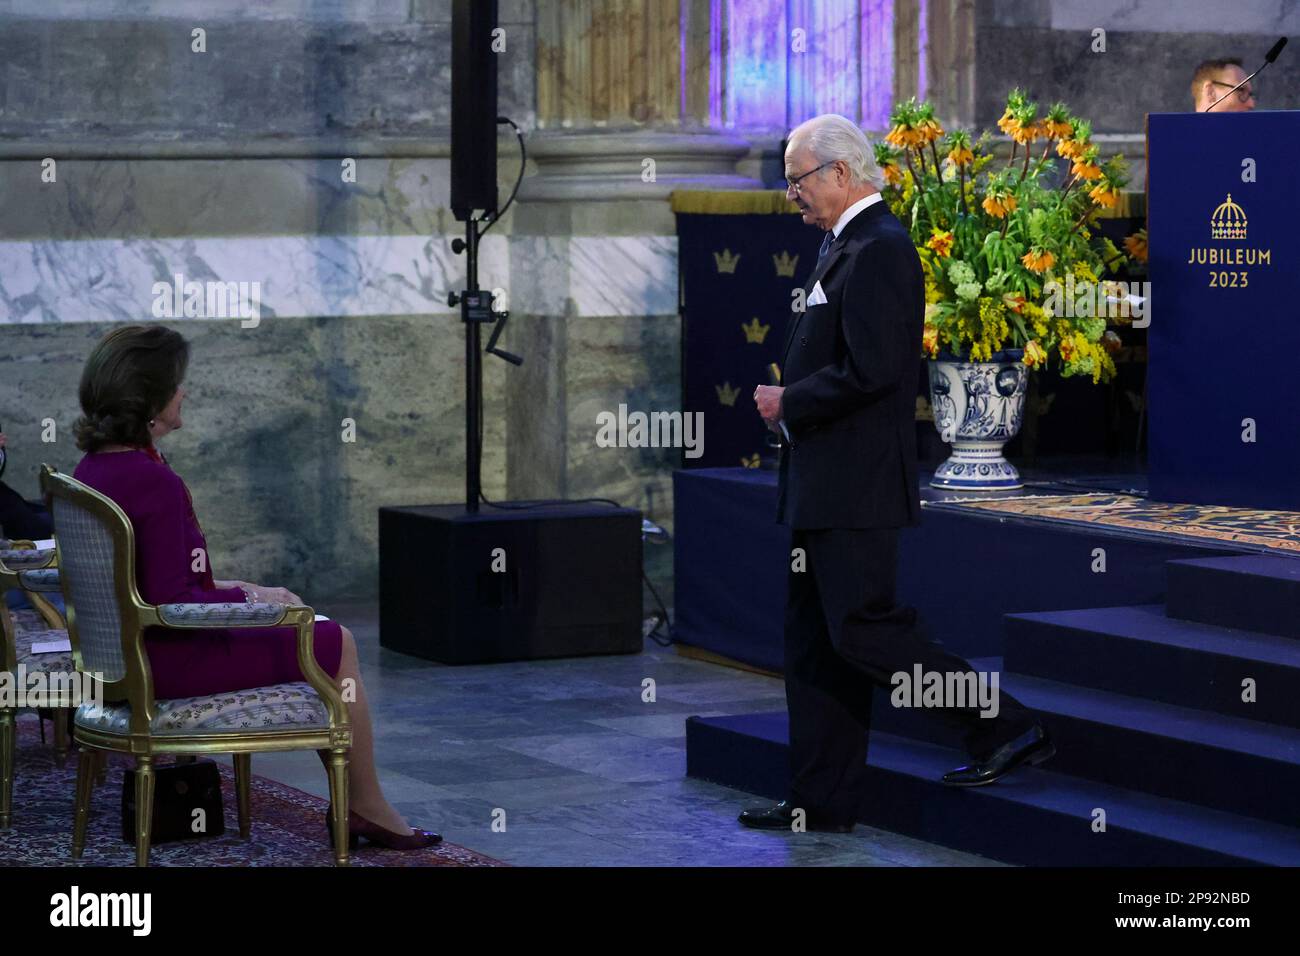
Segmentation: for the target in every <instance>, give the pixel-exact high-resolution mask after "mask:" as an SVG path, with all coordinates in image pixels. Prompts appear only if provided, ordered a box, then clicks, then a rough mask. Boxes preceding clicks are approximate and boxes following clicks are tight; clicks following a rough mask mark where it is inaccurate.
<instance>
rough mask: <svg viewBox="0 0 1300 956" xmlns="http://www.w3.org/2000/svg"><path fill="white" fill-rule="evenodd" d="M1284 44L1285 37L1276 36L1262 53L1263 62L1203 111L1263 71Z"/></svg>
mask: <svg viewBox="0 0 1300 956" xmlns="http://www.w3.org/2000/svg"><path fill="white" fill-rule="evenodd" d="M1284 46H1286V37H1278V41H1277V42H1276V43H1274V44H1273V46H1272V48H1271V49H1270V50H1269V51H1268V52H1267V53H1265V54H1264V62H1263V63H1262V64H1261V65H1260V68H1259V69H1258V70H1256V71H1255V72H1254V73H1252V74H1250V76H1248V77H1246V78H1245V79H1244V80H1242V81H1241V82H1240V83H1238V84H1237V85H1236V86H1234V87H1233V88H1232V89H1230V90H1228V92H1226V93H1224V94H1223V95H1222V96H1220V97H1219V98H1218V99H1217V100H1215V101H1214V102H1213V103H1211V104H1210V105H1209V106H1207V107H1206V108H1205V112H1207V113H1208V112H1209V111H1210V110H1212V109H1214V108H1215V107H1216V106H1218V105H1219V104H1220V103H1222V102H1223V101H1224V100H1226V99H1227V98H1228V97H1229V96H1231V95H1232V94H1233V93H1236V92H1237V90H1239V89H1241V88H1242V87H1243V86H1245V85H1246V84H1247V83H1249V82H1250V81H1251V80H1253V79H1254V78H1255V77H1256V76H1258V75H1259V74H1260V72H1262V71H1263V69H1264V67H1266V66H1268V65H1269V64H1270V63H1272V62H1273V61H1274V60H1276V59H1277V55H1278V54H1279V53H1281V52H1282V47H1284Z"/></svg>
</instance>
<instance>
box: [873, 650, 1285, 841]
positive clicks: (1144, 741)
mask: <svg viewBox="0 0 1300 956" xmlns="http://www.w3.org/2000/svg"><path fill="white" fill-rule="evenodd" d="M972 663H973V664H975V666H976V667H978V668H979V669H981V670H987V669H991V667H990V665H991V664H993V663H995V662H988V661H980V662H972ZM1000 680H1001V682H1002V683H1001V687H1002V690H1005V691H1006V692H1007V693H1010V694H1012V695H1013V696H1014V697H1016V698H1017V699H1018V700H1020V702H1021V703H1023V704H1025V705H1026V706H1027V707H1029V708H1031V709H1033V710H1034V711H1037V712H1038V713H1039V715H1040V716H1041V717H1042V721H1043V724H1044V726H1045V727H1047V729H1048V732H1049V733H1050V734H1051V735H1052V738H1053V740H1055V741H1056V745H1057V755H1056V756H1055V757H1054V758H1053V759H1052V761H1051V763H1050V764H1048V765H1047V769H1049V770H1050V771H1051V772H1052V773H1057V774H1068V775H1069V776H1073V777H1082V778H1085V779H1087V780H1093V781H1097V782H1099V783H1106V784H1113V785H1115V786H1117V787H1123V788H1125V789H1128V790H1137V791H1141V792H1143V793H1150V794H1155V795H1157V796H1162V797H1168V798H1170V799H1174V800H1182V801H1186V802H1188V803H1195V804H1197V805H1198V806H1203V807H1210V808H1213V809H1216V810H1223V811H1226V812H1228V813H1234V814H1241V815H1243V816H1249V817H1256V818H1259V819H1261V820H1272V821H1274V822H1276V823H1281V824H1284V825H1287V826H1294V825H1296V824H1297V823H1300V809H1297V801H1296V797H1295V795H1296V794H1297V793H1300V730H1293V729H1291V728H1284V727H1270V726H1267V725H1263V724H1258V723H1256V722H1253V721H1240V720H1235V719H1233V718H1228V717H1223V716H1220V715H1217V714H1210V713H1206V712H1202V711H1194V710H1190V709H1187V708H1181V707H1173V706H1171V705H1168V704H1159V703H1153V702H1151V701H1145V700H1138V699H1136V698H1126V697H1119V696H1118V695H1115V694H1108V693H1104V692H1100V691H1091V690H1087V689H1084V688H1079V687H1071V686H1069V685H1066V684H1059V683H1055V682H1053V681H1044V680H1038V679H1036V678H1027V677H1023V676H1020V675H1017V674H1008V673H1006V672H1003V673H1002V675H1001V677H1000ZM872 704H873V706H872V724H871V726H872V733H873V735H878V734H881V733H884V734H890V735H893V736H897V737H902V738H908V739H913V740H922V741H926V742H928V743H933V744H937V745H940V746H944V747H950V748H952V749H953V750H954V751H956V750H958V749H959V748H960V746H961V741H960V739H959V737H958V735H957V734H956V733H955V732H954V731H952V730H951V729H949V727H948V725H947V724H944V723H940V722H939V721H937V720H935V719H934V718H933V716H928V715H927V714H926V713H925V712H924V711H921V710H914V709H904V708H896V707H894V706H892V705H891V704H890V703H889V699H888V696H887V695H886V694H884V693H879V694H876V695H875V696H874V698H873V702H872Z"/></svg>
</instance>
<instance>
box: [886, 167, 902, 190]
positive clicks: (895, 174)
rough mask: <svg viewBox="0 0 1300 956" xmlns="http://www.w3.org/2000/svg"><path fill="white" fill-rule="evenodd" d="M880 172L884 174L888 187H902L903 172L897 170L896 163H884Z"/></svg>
mask: <svg viewBox="0 0 1300 956" xmlns="http://www.w3.org/2000/svg"><path fill="white" fill-rule="evenodd" d="M881 172H883V173H884V174H885V182H887V183H889V185H891V186H901V185H903V171H902V170H901V169H899V168H898V163H886V164H885V166H884V168H883V169H882V170H881Z"/></svg>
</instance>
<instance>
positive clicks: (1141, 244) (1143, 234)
mask: <svg viewBox="0 0 1300 956" xmlns="http://www.w3.org/2000/svg"><path fill="white" fill-rule="evenodd" d="M1124 250H1125V251H1126V252H1127V253H1128V254H1129V256H1130V257H1132V258H1133V259H1136V260H1137V261H1138V262H1146V261H1147V231H1146V230H1145V229H1139V230H1138V231H1137V232H1135V233H1133V235H1131V236H1129V237H1128V238H1127V239H1125V240H1124Z"/></svg>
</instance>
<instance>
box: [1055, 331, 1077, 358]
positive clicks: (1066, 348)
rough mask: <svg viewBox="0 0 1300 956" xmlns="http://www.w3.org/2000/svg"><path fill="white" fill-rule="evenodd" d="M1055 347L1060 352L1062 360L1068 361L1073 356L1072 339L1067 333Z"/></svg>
mask: <svg viewBox="0 0 1300 956" xmlns="http://www.w3.org/2000/svg"><path fill="white" fill-rule="evenodd" d="M1057 349H1058V350H1059V351H1060V353H1061V361H1062V362H1068V361H1070V359H1071V358H1073V357H1074V339H1073V338H1072V337H1070V336H1068V335H1067V336H1066V337H1065V338H1063V339H1061V344H1060V345H1058V346H1057Z"/></svg>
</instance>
